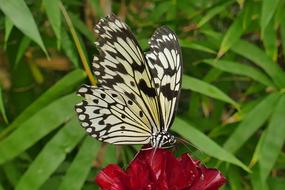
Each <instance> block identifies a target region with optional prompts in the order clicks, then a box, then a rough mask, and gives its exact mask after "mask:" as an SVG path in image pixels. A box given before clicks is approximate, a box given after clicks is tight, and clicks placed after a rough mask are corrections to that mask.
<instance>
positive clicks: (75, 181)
mask: <svg viewBox="0 0 285 190" xmlns="http://www.w3.org/2000/svg"><path fill="white" fill-rule="evenodd" d="M99 148H100V143H99V142H98V141H96V140H94V139H93V138H90V137H87V138H86V139H85V140H84V142H83V144H82V145H81V147H80V150H79V152H78V153H77V155H76V157H75V159H74V160H73V162H72V164H71V166H70V167H69V169H68V170H67V173H66V175H65V177H64V178H63V181H62V183H61V184H60V186H59V188H58V190H80V189H82V186H83V184H84V182H85V181H86V178H87V176H88V173H89V171H90V169H91V167H92V161H93V160H94V159H95V156H96V154H97V152H98V150H99Z"/></svg>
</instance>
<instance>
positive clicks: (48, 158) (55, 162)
mask: <svg viewBox="0 0 285 190" xmlns="http://www.w3.org/2000/svg"><path fill="white" fill-rule="evenodd" d="M84 134H85V133H84V130H82V129H81V128H80V127H79V123H78V119H77V117H73V118H72V119H71V120H70V121H69V122H68V123H67V124H66V125H65V126H64V127H63V128H61V129H60V131H58V133H57V134H56V135H55V136H54V137H53V138H52V139H51V140H50V141H49V142H48V143H47V144H46V145H45V147H44V148H43V149H42V150H41V152H40V153H39V154H38V156H37V157H36V159H35V160H34V161H33V162H32V164H31V165H30V166H29V168H28V170H27V171H26V172H25V173H24V174H23V175H22V177H21V179H20V181H19V183H18V184H17V186H16V188H15V189H16V190H33V189H34V190H37V189H39V188H40V187H41V185H42V184H43V183H44V182H45V181H46V180H48V179H49V177H50V176H51V174H52V173H53V172H54V171H55V170H56V169H57V168H58V166H59V165H60V164H61V163H62V162H63V161H64V159H65V157H66V155H67V154H68V153H69V152H70V151H71V150H73V148H74V147H75V146H76V145H77V144H78V143H79V141H80V140H81V139H82V138H83V136H84Z"/></svg>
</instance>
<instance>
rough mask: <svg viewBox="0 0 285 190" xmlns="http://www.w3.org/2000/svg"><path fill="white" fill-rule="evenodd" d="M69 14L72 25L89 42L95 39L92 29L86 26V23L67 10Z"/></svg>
mask: <svg viewBox="0 0 285 190" xmlns="http://www.w3.org/2000/svg"><path fill="white" fill-rule="evenodd" d="M69 16H70V18H71V21H72V23H73V25H74V27H75V28H76V29H77V30H78V31H79V32H80V33H81V34H83V35H84V36H85V37H86V38H87V39H88V40H89V41H90V42H94V41H95V35H94V33H93V32H92V31H90V30H89V28H87V26H86V24H85V23H83V22H82V21H81V20H80V19H79V18H78V17H77V16H75V15H74V14H72V13H71V12H69Z"/></svg>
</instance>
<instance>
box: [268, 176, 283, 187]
mask: <svg viewBox="0 0 285 190" xmlns="http://www.w3.org/2000/svg"><path fill="white" fill-rule="evenodd" d="M268 183H269V187H270V188H272V189H271V190H280V189H283V188H284V187H285V178H284V177H283V176H281V177H270V178H269V180H268Z"/></svg>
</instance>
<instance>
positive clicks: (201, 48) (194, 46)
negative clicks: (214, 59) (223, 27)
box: [179, 40, 216, 54]
mask: <svg viewBox="0 0 285 190" xmlns="http://www.w3.org/2000/svg"><path fill="white" fill-rule="evenodd" d="M179 44H180V46H181V47H184V48H190V49H195V50H199V51H203V52H206V53H211V54H216V51H214V50H212V49H210V48H208V47H206V46H203V45H201V44H198V43H195V42H189V41H188V40H179Z"/></svg>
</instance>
